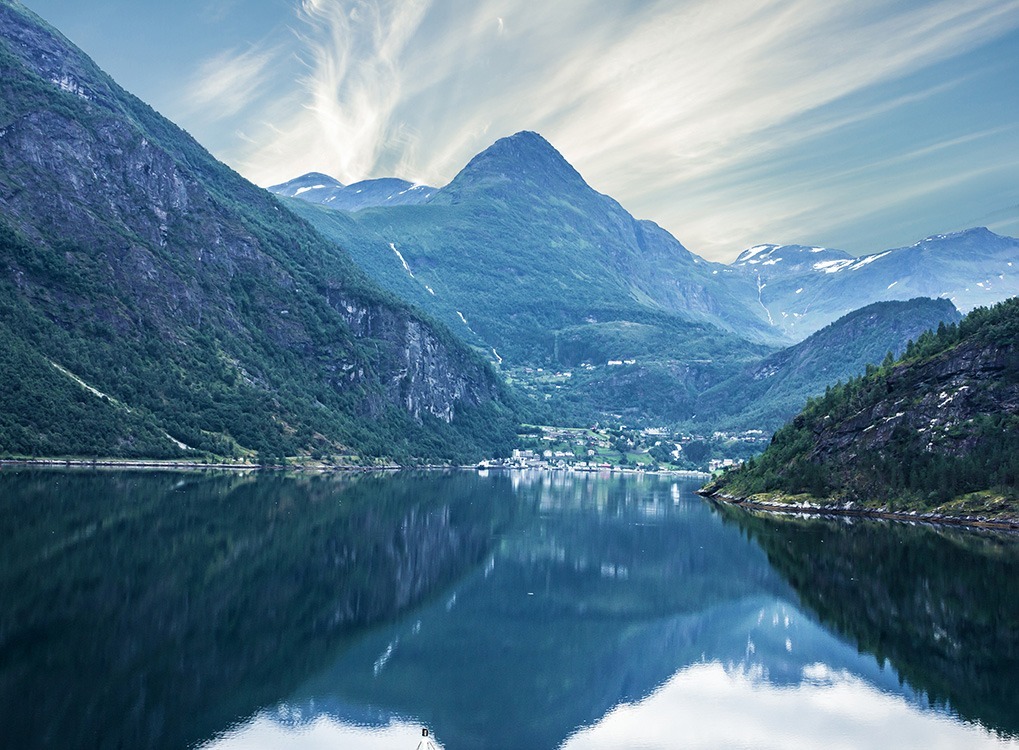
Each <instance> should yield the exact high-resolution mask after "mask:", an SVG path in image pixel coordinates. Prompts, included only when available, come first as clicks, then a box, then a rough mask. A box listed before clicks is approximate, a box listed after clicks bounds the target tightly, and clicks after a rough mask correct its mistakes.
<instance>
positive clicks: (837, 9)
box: [195, 0, 1019, 255]
mask: <svg viewBox="0 0 1019 750" xmlns="http://www.w3.org/2000/svg"><path fill="white" fill-rule="evenodd" d="M297 12H298V18H299V20H298V22H297V29H298V34H299V36H298V38H299V40H300V43H301V46H302V49H303V56H304V59H305V61H306V64H307V68H306V71H307V72H306V75H305V76H304V78H303V80H302V81H301V82H300V84H301V85H300V88H299V89H298V90H297V91H296V92H295V94H294V96H293V97H292V98H286V99H284V100H280V101H277V102H276V103H275V105H274V106H273V107H271V108H268V109H266V111H265V118H266V123H265V125H264V127H262V129H261V130H259V131H258V132H255V131H253V130H252V129H250V128H248V127H246V128H245V132H247V133H248V134H249V135H250V136H252V137H253V139H254V140H255V141H256V142H257V144H258V145H257V146H252V147H248V148H246V149H245V150H243V151H242V152H240V153H239V155H238V156H237V158H235V159H232V161H234V162H235V163H236V165H237V166H238V167H239V168H240V169H241V171H243V172H244V173H245V174H248V175H249V176H251V177H252V178H253V179H255V180H256V181H259V182H261V183H262V184H269V183H272V182H278V181H280V180H283V179H286V178H289V177H292V176H294V175H295V174H297V173H300V172H302V171H310V170H312V169H318V170H322V171H327V172H330V173H332V174H334V175H335V176H336V177H338V178H339V179H341V180H343V181H345V182H349V181H353V180H356V179H361V178H364V177H368V176H378V175H382V174H397V175H399V176H403V177H407V178H409V179H415V180H420V181H427V182H430V183H432V184H444V183H445V182H446V181H448V180H449V179H450V178H451V177H452V176H453V175H454V174H455V172H456V171H457V169H459V168H460V167H462V166H463V164H464V163H466V161H467V160H468V159H469V158H470V157H471V156H472V155H473V154H474V153H476V152H477V151H478V150H479V149H481V148H483V147H485V146H487V145H488V144H489V143H490V142H491V141H492V140H494V139H495V138H497V137H500V136H503V135H507V134H510V133H512V132H515V131H517V130H522V129H532V130H538V131H539V132H541V133H542V134H543V135H545V136H546V137H547V138H549V140H551V141H552V142H553V144H555V145H556V146H557V147H558V148H559V149H560V150H561V151H562V152H563V153H564V155H565V156H566V157H567V158H568V159H569V160H570V161H571V162H572V163H573V164H574V165H575V166H577V168H578V169H579V170H580V171H581V172H582V173H583V174H584V175H585V177H587V178H588V180H589V181H590V182H591V183H592V184H593V185H594V186H595V187H596V188H597V189H599V190H601V191H603V192H606V193H609V194H611V195H613V196H614V197H617V198H618V199H620V200H621V201H622V202H623V204H624V205H627V206H628V207H630V208H633V209H636V212H637V213H641V214H643V215H645V216H648V218H653V219H656V220H658V221H659V222H660V223H662V224H664V225H665V226H667V227H669V228H671V229H673V230H674V231H677V233H679V234H680V236H681V239H683V240H684V241H685V242H687V244H688V245H690V246H691V247H692V248H693V249H695V250H699V251H704V252H706V253H707V254H709V255H711V254H716V255H719V254H724V253H730V254H731V253H732V252H733V251H734V250H736V249H738V247H739V245H740V244H741V243H742V242H743V241H751V240H754V241H756V240H759V239H769V238H770V237H772V236H774V234H773V233H776V232H782V233H783V236H780V237H776V238H775V239H778V240H779V241H783V240H790V239H809V237H795V236H790V234H791V233H792V232H793V231H795V230H798V229H802V228H803V227H801V225H800V224H799V223H798V222H796V221H795V217H797V216H808V215H809V216H812V217H814V218H818V217H820V216H821V212H822V210H823V208H824V207H825V206H826V205H828V204H829V203H832V202H835V203H837V202H838V198H837V196H836V194H835V193H832V192H828V193H826V194H824V195H818V196H811V195H810V194H809V193H805V192H804V191H802V190H800V191H795V190H793V191H791V192H789V193H787V194H783V195H781V196H780V195H777V194H776V195H773V196H772V197H771V198H770V200H769V201H764V203H768V204H769V208H770V209H771V212H770V213H769V212H768V211H767V210H765V209H763V208H760V207H758V208H757V209H755V208H754V207H753V206H752V205H751V204H750V203H749V202H748V201H747V200H741V199H739V197H740V196H739V188H735V187H732V186H731V185H729V186H727V185H725V184H724V181H722V182H718V180H719V178H720V176H724V175H727V174H728V175H731V174H738V173H740V172H741V171H745V170H753V169H756V168H757V167H758V166H759V165H760V164H762V163H763V162H766V161H767V160H769V159H775V158H778V157H779V156H781V155H783V154H786V153H789V152H790V151H794V150H795V149H796V148H797V147H798V146H799V145H800V144H803V143H806V142H808V141H810V140H811V139H816V138H819V137H821V136H823V135H827V134H831V133H833V132H839V131H840V130H843V129H846V128H848V127H850V126H852V125H854V124H855V123H857V122H859V121H860V120H861V119H866V118H867V117H874V116H877V115H878V114H880V113H883V112H888V111H891V110H894V109H895V108H897V107H903V106H907V105H908V104H910V103H913V102H916V101H918V100H922V99H923V98H924V97H927V96H933V95H935V94H939V93H943V92H944V91H945V90H947V89H950V88H951V87H953V86H958V85H959V82H958V81H946V82H943V83H940V84H938V85H934V86H929V87H928V88H927V89H924V90H921V91H895V92H894V93H886V94H885V95H883V96H881V97H878V98H877V99H876V100H875V101H871V102H869V103H867V104H865V105H860V106H859V107H858V108H857V110H856V111H854V112H852V113H847V112H846V111H844V110H839V108H837V107H833V106H832V105H833V104H836V103H838V102H839V101H840V100H844V99H845V98H846V97H852V96H857V95H861V94H862V93H866V92H870V91H873V90H875V89H876V88H878V87H881V86H888V85H889V84H890V83H892V82H895V81H897V80H901V79H902V78H904V77H905V76H908V75H910V74H913V73H916V72H917V71H920V70H922V69H924V68H926V67H928V66H931V65H933V64H936V63H939V62H941V61H944V60H946V59H949V58H951V57H953V56H956V55H960V54H962V53H964V52H966V51H967V50H971V49H974V48H976V47H978V46H980V45H982V44H985V43H987V42H988V41H990V40H993V39H995V38H997V37H999V36H1000V35H1002V34H1004V33H1006V32H1008V31H1010V30H1014V29H1016V28H1017V27H1019V4H1017V3H1015V2H1013V1H1012V0H969V1H968V2H966V3H958V2H956V1H955V0H934V1H932V2H925V3H920V4H917V3H912V4H905V3H900V2H893V1H892V0H857V2H854V3H830V2H820V1H818V0H731V1H729V2H717V0H690V1H689V2H684V3H675V2H665V1H662V2H652V3H648V2H625V1H622V0H621V2H618V3H612V4H606V3H604V2H602V1H601V0H575V2H570V3H566V2H553V3H543V4H535V3H533V2H528V0H445V1H441V0H302V1H301V2H300V3H299V6H298V8H297ZM220 63H221V65H220V66H218V67H219V72H217V66H215V65H212V64H211V61H210V64H207V66H206V68H207V70H206V71H205V73H206V75H205V76H204V77H203V78H202V79H201V80H202V81H203V84H202V86H200V87H197V88H196V93H195V100H196V101H204V102H207V103H209V106H212V104H213V103H216V105H217V106H219V107H220V108H222V109H224V110H229V109H230V108H231V107H232V108H234V109H236V108H240V107H243V106H245V105H244V103H245V102H247V101H250V99H251V96H252V95H254V93H255V89H256V88H257V85H258V84H257V81H258V80H259V79H260V77H261V75H262V74H263V73H264V71H265V62H264V61H263V60H262V59H261V58H260V57H259V55H257V54H254V53H251V55H250V56H249V57H245V56H243V55H241V56H233V57H225V58H224V59H223V60H222V61H220ZM238 84H240V85H238ZM246 84H247V85H246ZM881 158H887V157H886V156H883V157H881ZM712 181H716V192H715V193H714V194H713V195H712V196H711V197H710V198H708V197H704V196H696V198H693V199H692V198H691V194H692V192H693V191H695V190H696V189H697V188H698V187H699V186H701V185H704V184H706V183H709V182H712ZM937 181H938V180H937V179H936V180H933V181H931V183H930V184H934V183H935V182H937ZM777 192H782V191H777ZM878 192H880V187H879V188H878ZM869 197H875V196H869ZM860 211H862V207H861V208H860V209H859V210H858V212H857V215H861V214H860ZM780 217H785V218H780ZM834 221H835V217H832V219H831V221H830V222H829V223H834ZM821 228H822V229H823V227H821ZM807 231H809V229H808V230H807ZM813 231H815V232H816V231H818V228H817V227H815V228H814V230H813ZM757 232H761V233H767V234H768V235H769V236H767V237H762V236H761V235H760V234H755V233H757Z"/></svg>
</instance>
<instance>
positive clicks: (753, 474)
mask: <svg viewBox="0 0 1019 750" xmlns="http://www.w3.org/2000/svg"><path fill="white" fill-rule="evenodd" d="M715 490H716V491H718V492H721V493H726V494H735V495H741V496H748V495H753V494H755V493H775V494H777V495H778V496H779V499H781V496H788V495H789V494H797V493H807V494H809V495H812V496H813V497H814V498H815V499H819V500H834V501H838V502H850V503H853V504H862V505H864V506H869V507H885V508H891V509H916V510H920V509H933V508H937V509H939V510H941V511H943V512H948V513H978V514H980V515H985V516H1000V517H1002V518H1006V517H1007V518H1016V517H1019V514H1017V512H1016V500H1017V499H1019V298H1013V299H1011V300H1008V301H1006V302H1003V303H1001V304H1000V305H997V306H995V307H993V308H990V309H987V308H977V309H976V310H974V311H973V312H971V313H970V314H969V315H968V316H967V317H966V318H964V319H963V320H962V322H961V323H960V324H959V325H957V326H956V325H954V324H953V325H948V326H944V325H942V326H940V327H939V329H938V332H937V333H930V332H929V333H926V334H924V335H922V336H921V337H920V338H919V339H918V340H917V342H916V343H915V344H913V343H911V344H910V346H908V347H907V349H906V352H905V354H904V355H903V357H902V358H901V359H900V360H899V361H898V362H895V363H890V364H886V365H884V366H882V367H880V368H872V369H871V370H870V371H869V373H868V374H867V375H866V376H865V377H861V378H858V379H855V380H851V381H850V382H849V383H847V384H845V385H840V386H838V387H835V388H832V389H830V390H829V391H828V392H827V393H826V394H825V396H824V397H822V398H820V399H817V400H815V401H812V402H809V403H808V405H807V407H806V408H805V409H804V410H803V411H802V412H801V413H800V414H799V415H797V416H796V417H795V418H794V419H793V421H792V422H791V423H790V424H789V425H787V426H786V427H784V428H782V429H781V430H779V431H778V432H777V433H776V434H775V437H774V438H773V439H772V444H771V446H770V447H769V448H768V450H767V451H766V452H765V453H764V454H763V455H762V456H761V457H760V459H759V460H758V461H756V462H754V463H753V464H751V465H748V466H746V467H744V468H742V469H740V470H739V471H735V472H731V473H729V474H727V475H725V476H724V477H722V478H721V479H720V480H719V482H718V483H717V485H716V487H715Z"/></svg>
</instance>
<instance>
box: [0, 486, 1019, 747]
mask: <svg viewBox="0 0 1019 750" xmlns="http://www.w3.org/2000/svg"><path fill="white" fill-rule="evenodd" d="M695 487H696V483H690V482H685V481H681V480H673V479H668V478H653V477H644V478H641V477H618V476H616V477H597V476H591V475H584V476H576V475H566V474H537V473H535V474H519V473H518V474H493V475H492V476H487V477H486V476H479V475H477V474H474V473H451V474H399V475H395V476H380V477H342V478H332V477H317V478H293V477H284V476H272V475H269V476H264V475H260V476H247V477H238V476H196V475H173V474H156V475H139V474H121V473H110V474H94V473H66V472H40V471H34V472H33V471H22V472H14V473H11V472H6V471H5V472H0V498H2V502H3V504H4V513H3V516H2V518H3V521H2V523H3V524H4V527H5V528H4V529H3V530H4V531H5V532H6V534H5V538H6V539H13V540H14V543H13V545H12V546H11V547H10V548H5V550H4V552H3V553H2V554H3V571H2V577H0V583H2V586H3V593H4V601H3V605H2V606H3V610H2V613H0V617H2V619H0V658H2V660H0V696H2V705H3V706H6V707H11V708H7V709H4V712H3V716H2V721H3V728H4V735H5V736H7V737H11V738H13V739H15V740H16V741H17V742H16V745H17V746H19V747H57V746H60V747H75V746H81V747H91V746H117V745H124V746H131V747H180V746H182V745H194V744H204V745H205V746H206V747H209V748H217V750H229V749H232V748H258V747H266V748H269V747H279V746H283V745H286V746H288V747H357V748H375V747H378V748H384V747H385V748H397V749H398V748H403V747H407V748H413V747H415V746H416V744H417V741H418V739H419V738H420V729H419V727H420V726H421V725H427V726H430V727H431V728H432V729H433V730H434V733H435V739H436V744H437V745H439V746H441V747H443V748H445V749H446V750H466V749H467V748H478V749H484V748H508V747H527V748H536V749H540V748H557V747H566V748H592V747H593V748H624V747H662V748H665V747H719V746H749V745H753V746H762V745H765V746H772V747H787V746H794V745H796V746H818V745H824V746H827V747H859V746H868V745H871V746H876V745H881V746H888V745H889V744H894V745H897V746H901V747H927V746H945V747H973V746H981V745H983V746H992V747H1000V746H1013V745H1016V744H1017V743H1015V742H1014V741H1013V740H1011V739H1010V737H1011V736H1012V735H1013V734H1014V733H1015V732H1016V731H1017V730H1016V726H1017V722H1016V713H1015V706H1016V705H1017V704H1016V701H1015V690H1016V688H1015V686H1016V685H1017V684H1019V671H1017V664H1016V659H1015V654H1016V639H1017V638H1019V627H1017V625H1019V620H1017V618H1016V604H1015V597H1012V596H1010V595H1008V587H1009V585H1010V584H1011V583H1012V582H1013V581H1014V580H1015V573H1016V572H1017V566H1019V549H1017V546H1016V544H1015V540H1013V539H1012V538H1010V537H997V536H993V535H986V534H975V533H971V532H946V531H937V530H932V529H929V528H915V527H907V526H903V525H891V524H845V523H840V522H833V521H826V520H823V519H809V520H796V519H787V518H775V517H770V518H761V517H756V516H751V515H748V514H746V513H744V512H743V511H740V510H738V509H731V508H717V507H714V506H711V505H708V504H706V503H704V502H703V501H701V500H700V499H699V498H697V497H696V496H694V495H693V494H692V491H693V489H695ZM922 561H927V563H928V564H927V566H926V567H925V566H924V565H922V564H921V562H922ZM57 686H59V687H57ZM960 717H961V718H960Z"/></svg>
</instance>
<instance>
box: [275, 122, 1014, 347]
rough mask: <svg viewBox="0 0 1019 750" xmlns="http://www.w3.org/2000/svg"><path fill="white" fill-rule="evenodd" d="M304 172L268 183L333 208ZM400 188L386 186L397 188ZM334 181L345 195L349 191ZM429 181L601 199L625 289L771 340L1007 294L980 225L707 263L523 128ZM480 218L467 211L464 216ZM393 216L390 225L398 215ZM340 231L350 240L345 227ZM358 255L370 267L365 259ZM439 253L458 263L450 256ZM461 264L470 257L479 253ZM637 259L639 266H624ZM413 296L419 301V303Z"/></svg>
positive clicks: (495, 193)
mask: <svg viewBox="0 0 1019 750" xmlns="http://www.w3.org/2000/svg"><path fill="white" fill-rule="evenodd" d="M312 179H314V178H313V177H312V176H305V177H302V178H298V180H299V181H301V182H300V187H299V188H298V190H301V191H302V192H300V193H297V191H295V190H294V189H293V188H292V187H290V186H291V183H284V185H282V186H276V187H274V188H270V190H272V191H273V192H276V193H277V194H279V195H283V196H287V197H296V198H299V199H301V200H303V201H307V202H312V203H320V204H322V205H326V206H329V207H334V208H342V205H341V204H336V203H329V202H326V201H325V200H324V198H326V197H327V196H329V195H332V194H333V192H334V190H335V189H334V188H328V187H326V188H324V189H321V190H318V189H308V180H312ZM292 182H296V181H292ZM406 185H407V184H406V183H401V184H400V185H394V187H401V189H406ZM351 187H352V186H351ZM341 190H342V192H343V194H344V195H346V194H347V193H348V192H349V190H350V188H349V187H347V188H342V189H341ZM429 190H432V191H433V192H431V193H429V194H428V195H427V196H424V197H421V198H420V200H419V199H418V197H415V198H414V199H413V201H412V202H417V203H428V204H434V205H437V206H438V205H442V206H451V207H455V206H457V205H459V204H460V203H462V202H463V201H471V200H476V199H478V198H479V197H484V199H485V200H489V201H494V202H499V203H500V204H501V207H502V208H504V209H505V208H507V207H509V206H511V205H512V206H522V205H523V204H524V203H525V202H526V200H527V199H530V200H531V201H532V202H533V203H534V204H535V205H538V204H544V205H548V204H553V205H556V206H558V207H561V208H562V209H563V211H564V213H571V212H575V213H576V214H577V215H580V216H585V217H587V218H588V219H589V221H590V223H591V224H592V226H597V225H598V223H599V222H598V220H597V218H596V217H597V216H598V214H603V215H604V214H605V208H604V207H603V208H602V209H601V210H595V211H592V210H591V209H592V207H593V206H594V203H595V200H594V199H593V198H592V197H591V195H590V193H593V194H594V195H596V196H599V197H600V199H601V200H602V201H603V202H604V203H605V204H606V206H612V207H613V209H612V210H610V211H609V212H608V213H609V214H616V216H615V217H614V218H613V219H612V220H611V222H610V223H609V224H608V225H606V224H602V226H601V227H599V228H601V229H611V228H614V229H616V230H619V229H623V228H624V226H625V225H626V224H627V223H628V222H636V225H637V226H638V228H637V230H636V231H634V232H632V234H630V236H629V237H619V236H618V234H617V235H616V236H615V237H611V236H609V237H606V236H605V235H604V234H601V233H599V234H600V236H599V240H598V241H599V242H600V243H601V244H602V245H604V246H607V247H611V246H613V245H619V244H623V245H626V244H630V245H631V250H630V251H629V253H627V255H628V256H629V257H630V258H633V259H634V260H630V261H629V262H628V263H627V264H626V265H624V266H621V267H620V268H619V270H620V271H622V272H624V273H626V274H628V276H629V278H630V279H631V280H632V285H633V292H632V293H633V294H635V295H636V296H641V297H646V298H647V301H649V302H651V303H652V304H654V305H656V306H659V307H662V308H664V309H666V310H667V311H669V312H670V313H673V314H676V315H679V316H681V317H686V318H688V319H695V320H698V321H701V322H706V323H710V324H712V325H715V326H719V327H721V328H723V329H726V330H729V331H731V332H735V333H738V334H740V335H742V336H744V337H746V338H749V339H753V340H757V341H763V342H767V343H772V344H778V343H790V342H795V341H800V340H802V339H804V338H806V337H807V336H809V335H810V334H811V333H813V332H815V331H817V330H820V329H821V328H823V327H824V326H826V325H828V324H829V323H831V322H833V321H835V320H836V319H838V318H840V317H842V316H843V315H845V314H847V313H849V312H851V311H853V310H855V309H858V308H859V307H862V306H864V305H867V304H869V303H872V302H881V301H891V300H903V301H904V300H909V299H913V298H915V297H931V298H938V297H942V298H946V299H950V300H951V301H952V303H953V304H954V305H955V306H956V307H957V308H959V309H960V310H962V311H963V312H966V311H968V310H971V309H973V308H974V307H976V306H979V305H987V304H993V303H995V302H1000V301H1001V300H1003V299H1006V298H1008V297H1009V296H1012V295H1015V294H1019V240H1017V239H1014V238H1011V237H1003V236H1000V235H997V234H994V233H993V232H991V231H989V230H988V229H986V228H983V227H977V228H972V229H967V230H964V231H961V232H955V233H950V234H941V235H934V236H931V237H928V238H926V239H924V240H921V241H920V242H917V243H915V244H914V245H911V246H909V247H902V248H895V249H891V250H884V251H881V252H878V253H872V254H870V255H865V256H861V257H856V256H853V255H851V254H850V253H847V252H845V251H843V250H839V249H834V248H827V247H818V246H807V245H796V244H785V245H776V244H764V245H756V246H754V247H751V248H748V249H747V250H744V251H743V252H742V253H740V255H739V256H738V257H737V258H736V260H734V261H733V262H732V263H731V264H728V265H726V264H720V263H711V262H709V261H707V260H705V259H703V258H700V257H699V256H697V255H696V254H694V253H692V252H690V251H689V250H687V249H686V248H685V247H683V246H682V245H681V244H680V243H679V242H678V241H677V240H676V239H675V238H674V237H673V236H672V235H671V234H669V233H668V232H667V231H665V230H664V229H662V228H661V227H659V226H657V225H656V224H654V223H653V222H649V221H636V220H634V219H632V217H630V216H629V214H626V212H625V211H624V210H623V209H622V207H621V206H619V204H618V203H616V202H615V201H613V200H612V199H611V198H609V197H607V196H602V195H601V194H598V193H596V192H595V191H593V190H591V188H589V187H588V186H587V184H586V183H585V182H584V179H583V177H582V176H581V175H580V174H579V173H578V172H577V170H576V169H574V168H573V167H572V166H571V165H570V164H569V163H568V162H567V161H566V160H565V159H564V158H563V157H562V156H561V154H559V152H558V151H556V150H555V149H554V148H553V147H552V146H551V145H550V144H548V143H547V142H546V141H545V140H544V139H543V138H542V137H541V136H540V135H538V134H537V133H533V132H529V131H523V132H521V133H517V134H516V135H513V136H510V137H508V138H502V139H500V140H498V141H496V142H495V143H494V144H493V145H492V146H490V147H489V148H487V149H485V150H484V151H482V152H481V153H480V154H478V155H477V156H475V157H474V158H473V159H471V160H470V162H469V163H468V164H467V165H466V166H465V167H464V168H463V169H462V170H461V171H460V173H458V174H457V175H456V176H455V177H454V178H453V180H451V181H450V183H449V184H448V185H446V186H445V187H444V188H441V189H439V190H434V189H429ZM392 194H395V195H399V191H395V190H394V191H392V192H391V193H387V194H386V195H384V196H382V197H381V198H380V199H373V202H372V203H371V205H373V206H376V207H379V208H384V207H385V206H386V205H387V204H388V205H392V203H391V202H390V201H392V200H394V198H391V197H389V196H390V195H392ZM338 200H339V199H338ZM365 205H367V204H365ZM360 207H363V206H361V205H358V206H357V207H356V208H360ZM356 208H346V209H345V210H356ZM435 216H436V218H435V221H436V222H437V223H439V224H441V222H442V221H444V218H442V216H441V215H440V214H436V215H435ZM624 216H625V218H623V217H624ZM309 218H312V217H311V216H309ZM485 218H486V215H483V214H479V215H477V216H476V217H475V220H477V221H484V220H485ZM402 219H403V217H400V220H399V221H398V222H397V223H396V224H394V228H397V227H399V226H400V225H401V224H402ZM312 220H314V219H312ZM547 238H548V240H549V242H548V250H549V251H552V252H559V251H560V250H561V245H560V244H557V243H556V241H555V240H556V239H557V233H556V232H555V231H551V232H549V233H548V235H547ZM340 239H347V240H350V239H351V238H350V237H349V235H348V236H346V237H340ZM392 239H400V238H399V237H395V236H394V237H393V238H392ZM562 239H565V237H563V238H562ZM488 247H491V243H489V245H488ZM405 257H406V256H405ZM638 258H639V260H636V259H638ZM635 260H636V262H634V261H635ZM359 262H361V263H362V266H364V267H365V268H367V269H368V270H369V272H370V273H372V274H373V275H376V274H377V265H376V264H372V263H370V262H369V263H365V262H362V261H361V260H359ZM449 262H461V261H460V260H459V259H457V258H456V257H453V258H450V259H449ZM467 262H473V263H481V262H482V259H481V258H480V257H479V258H474V259H469V260H468V261H467ZM640 266H645V269H644V270H636V269H637V268H638V267H640ZM574 267H575V264H574ZM431 286H432V288H433V289H434V288H435V287H434V285H431ZM420 304H423V305H424V306H425V307H426V308H427V307H428V306H429V302H428V300H424V301H421V302H420ZM448 314H449V313H447V316H446V319H448Z"/></svg>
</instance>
